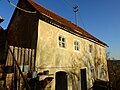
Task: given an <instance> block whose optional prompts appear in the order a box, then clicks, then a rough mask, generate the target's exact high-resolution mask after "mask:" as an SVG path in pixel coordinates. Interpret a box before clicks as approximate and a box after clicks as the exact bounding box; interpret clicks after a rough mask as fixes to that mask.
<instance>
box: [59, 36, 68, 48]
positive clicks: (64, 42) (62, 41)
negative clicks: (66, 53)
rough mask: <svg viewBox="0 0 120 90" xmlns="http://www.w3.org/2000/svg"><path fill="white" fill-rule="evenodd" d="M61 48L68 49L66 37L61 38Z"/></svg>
mask: <svg viewBox="0 0 120 90" xmlns="http://www.w3.org/2000/svg"><path fill="white" fill-rule="evenodd" d="M59 47H62V48H66V39H65V37H64V36H61V35H60V36H59Z"/></svg>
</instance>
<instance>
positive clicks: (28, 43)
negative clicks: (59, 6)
mask: <svg viewBox="0 0 120 90" xmlns="http://www.w3.org/2000/svg"><path fill="white" fill-rule="evenodd" d="M7 30H8V36H7V41H8V42H7V43H8V46H9V47H8V53H7V60H6V65H7V66H12V65H15V63H14V60H16V61H17V62H16V65H19V67H20V68H16V69H15V71H16V73H15V74H16V80H20V77H19V75H18V73H20V70H22V73H23V74H24V77H25V75H28V73H30V72H31V73H32V76H31V78H36V77H37V78H38V79H39V81H44V82H46V84H45V85H43V87H40V88H44V89H45V90H48V89H49V90H88V89H90V88H91V87H92V86H93V82H94V81H95V80H97V79H100V80H105V81H108V80H109V79H108V70H107V61H106V46H107V44H105V43H104V42H102V41H101V40H99V39H97V38H96V37H94V36H93V35H91V34H90V33H88V32H87V31H85V30H84V29H82V28H81V27H79V26H77V25H76V24H74V23H72V22H71V21H69V20H67V19H65V18H63V17H61V16H59V15H57V14H55V13H54V12H52V11H50V10H48V9H46V8H44V7H43V6H41V5H39V4H37V3H36V2H34V1H33V0H19V2H18V4H17V7H16V9H15V11H14V14H13V16H12V18H11V21H10V23H9V25H8V28H7ZM13 56H14V58H13ZM13 59H14V60H13ZM17 67H18V66H17ZM13 76H15V75H13V74H11V73H9V74H7V76H6V78H8V79H7V82H6V85H7V87H10V86H11V80H12V79H13V78H10V77H13ZM26 77H27V76H26ZM14 80H15V78H14ZM22 82H23V81H20V82H19V84H17V85H16V86H18V85H22V84H23V83H22ZM37 85H38V87H39V85H41V84H37ZM14 87H15V84H14ZM18 87H21V86H18Z"/></svg>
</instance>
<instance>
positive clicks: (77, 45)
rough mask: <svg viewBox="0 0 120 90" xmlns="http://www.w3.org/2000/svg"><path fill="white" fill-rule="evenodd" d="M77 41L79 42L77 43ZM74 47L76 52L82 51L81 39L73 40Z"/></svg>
mask: <svg viewBox="0 0 120 90" xmlns="http://www.w3.org/2000/svg"><path fill="white" fill-rule="evenodd" d="M75 42H77V43H76V44H75ZM73 49H74V51H76V52H80V41H79V40H76V39H74V40H73Z"/></svg>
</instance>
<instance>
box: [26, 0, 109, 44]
mask: <svg viewBox="0 0 120 90" xmlns="http://www.w3.org/2000/svg"><path fill="white" fill-rule="evenodd" d="M28 2H29V3H30V4H31V5H32V6H33V7H34V8H35V9H36V10H37V11H38V12H40V13H42V14H44V15H46V16H48V17H50V18H52V19H54V20H55V21H57V22H59V23H61V24H63V25H64V26H67V27H70V28H71V29H73V30H77V31H78V32H80V33H82V35H85V36H86V37H88V38H90V39H92V40H95V41H96V42H99V43H101V44H103V45H105V46H108V45H107V44H106V43H104V42H102V41H101V40H99V39H97V38H96V37H94V36H93V35H91V34H90V33H88V32H87V31H85V30H84V29H82V28H81V27H79V26H77V25H76V24H74V23H72V22H71V21H69V20H67V19H65V18H63V17H61V16H59V15H57V14H55V13H54V12H52V11H50V10H48V9H46V8H44V7H43V6H41V5H39V4H37V3H36V2H34V1H32V0H28Z"/></svg>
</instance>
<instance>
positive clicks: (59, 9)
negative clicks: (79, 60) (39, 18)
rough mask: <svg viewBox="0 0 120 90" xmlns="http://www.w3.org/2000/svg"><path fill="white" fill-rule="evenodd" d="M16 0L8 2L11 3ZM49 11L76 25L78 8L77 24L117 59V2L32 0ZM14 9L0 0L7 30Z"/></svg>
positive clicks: (119, 31) (119, 14)
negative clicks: (105, 45)
mask: <svg viewBox="0 0 120 90" xmlns="http://www.w3.org/2000/svg"><path fill="white" fill-rule="evenodd" d="M17 1H18V0H11V2H13V3H14V4H16V3H17ZM34 1H36V2H38V3H39V4H41V5H42V6H44V7H46V8H48V9H49V10H51V11H53V12H55V13H57V14H58V15H60V16H62V17H65V18H66V19H68V20H70V21H72V22H75V13H74V12H73V7H74V5H75V4H77V5H78V7H79V11H78V25H79V26H81V27H82V28H84V29H85V30H86V31H88V32H89V33H91V34H92V35H94V36H95V37H97V38H98V39H100V40H102V41H104V42H105V43H107V44H108V45H109V47H108V48H107V52H110V56H111V57H114V58H115V59H119V60H120V36H119V35H120V0H34ZM13 11H14V7H13V6H11V5H10V4H9V3H8V0H0V16H2V17H3V18H4V19H5V21H4V22H2V23H1V24H0V26H2V27H3V28H4V29H6V28H7V26H8V24H9V21H10V19H11V16H12V14H13Z"/></svg>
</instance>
